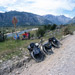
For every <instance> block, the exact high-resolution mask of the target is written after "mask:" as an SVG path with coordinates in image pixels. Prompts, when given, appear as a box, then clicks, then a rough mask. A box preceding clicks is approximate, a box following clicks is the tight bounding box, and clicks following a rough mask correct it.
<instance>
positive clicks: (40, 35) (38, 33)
mask: <svg viewBox="0 0 75 75" xmlns="http://www.w3.org/2000/svg"><path fill="white" fill-rule="evenodd" d="M44 34H45V30H44V28H39V29H38V31H37V32H36V35H37V36H38V37H43V36H44Z"/></svg>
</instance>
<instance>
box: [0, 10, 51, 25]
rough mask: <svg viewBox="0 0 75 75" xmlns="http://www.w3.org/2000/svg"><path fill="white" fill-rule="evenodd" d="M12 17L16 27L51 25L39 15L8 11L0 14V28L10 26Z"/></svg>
mask: <svg viewBox="0 0 75 75" xmlns="http://www.w3.org/2000/svg"><path fill="white" fill-rule="evenodd" d="M14 16H15V17H16V18H17V20H18V23H17V25H43V24H51V23H52V22H51V21H49V20H47V19H46V18H43V17H42V16H40V15H36V14H32V13H27V12H18V11H10V12H5V13H0V26H12V25H13V24H12V19H13V17H14Z"/></svg>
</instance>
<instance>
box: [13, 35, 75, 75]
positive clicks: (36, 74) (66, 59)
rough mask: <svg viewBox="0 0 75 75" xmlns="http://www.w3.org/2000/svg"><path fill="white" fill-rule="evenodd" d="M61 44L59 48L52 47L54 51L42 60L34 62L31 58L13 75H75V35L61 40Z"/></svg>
mask: <svg viewBox="0 0 75 75" xmlns="http://www.w3.org/2000/svg"><path fill="white" fill-rule="evenodd" d="M62 44H63V45H62V46H61V47H60V48H59V49H53V52H54V53H53V54H51V55H47V56H46V58H45V60H44V61H42V62H40V63H36V62H35V61H34V60H31V61H30V62H29V63H27V64H26V65H25V66H23V67H22V68H21V69H19V70H18V71H17V72H16V74H15V75H75V35H70V36H68V37H67V38H65V39H64V40H62ZM13 75H14V74H13Z"/></svg>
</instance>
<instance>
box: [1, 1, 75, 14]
mask: <svg viewBox="0 0 75 75" xmlns="http://www.w3.org/2000/svg"><path fill="white" fill-rule="evenodd" d="M0 6H2V7H5V8H6V10H5V11H10V10H17V11H25V12H32V13H35V14H39V15H45V14H53V15H59V14H63V10H67V11H72V10H73V9H74V8H75V0H12V1H11V0H0ZM0 11H1V9H0ZM64 12H65V11H64ZM66 14H67V13H66ZM67 15H68V14H67Z"/></svg>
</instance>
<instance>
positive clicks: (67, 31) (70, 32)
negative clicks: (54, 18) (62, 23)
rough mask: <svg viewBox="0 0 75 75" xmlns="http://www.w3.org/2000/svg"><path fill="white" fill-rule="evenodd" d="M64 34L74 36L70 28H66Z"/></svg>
mask: <svg viewBox="0 0 75 75" xmlns="http://www.w3.org/2000/svg"><path fill="white" fill-rule="evenodd" d="M63 34H64V35H68V34H71V35H73V32H72V31H70V29H69V27H66V28H65V29H64V31H63Z"/></svg>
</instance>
